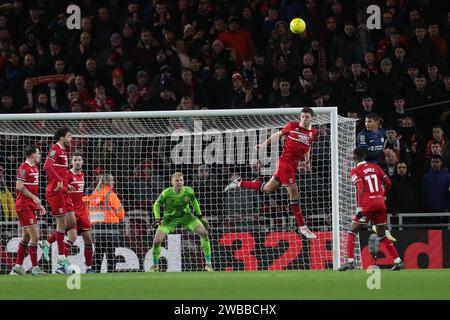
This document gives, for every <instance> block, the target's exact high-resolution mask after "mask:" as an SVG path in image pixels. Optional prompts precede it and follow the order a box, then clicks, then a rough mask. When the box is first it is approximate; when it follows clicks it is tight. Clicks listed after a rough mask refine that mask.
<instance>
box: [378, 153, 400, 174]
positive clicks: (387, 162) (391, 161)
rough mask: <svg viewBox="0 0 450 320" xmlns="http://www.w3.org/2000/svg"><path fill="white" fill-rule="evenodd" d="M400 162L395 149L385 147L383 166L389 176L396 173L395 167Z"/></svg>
mask: <svg viewBox="0 0 450 320" xmlns="http://www.w3.org/2000/svg"><path fill="white" fill-rule="evenodd" d="M397 163H398V157H397V154H396V153H395V151H394V150H392V149H384V161H383V165H382V166H381V168H382V169H383V170H384V172H385V173H386V175H387V176H388V177H389V178H392V177H393V176H394V175H395V167H396V166H397Z"/></svg>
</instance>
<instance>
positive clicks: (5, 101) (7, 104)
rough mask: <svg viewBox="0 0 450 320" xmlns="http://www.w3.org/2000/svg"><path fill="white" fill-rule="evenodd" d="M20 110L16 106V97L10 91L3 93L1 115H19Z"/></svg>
mask: <svg viewBox="0 0 450 320" xmlns="http://www.w3.org/2000/svg"><path fill="white" fill-rule="evenodd" d="M19 112H20V108H19V106H18V105H17V104H15V101H14V97H13V95H12V93H11V92H9V91H6V90H5V91H2V100H1V104H0V113H19Z"/></svg>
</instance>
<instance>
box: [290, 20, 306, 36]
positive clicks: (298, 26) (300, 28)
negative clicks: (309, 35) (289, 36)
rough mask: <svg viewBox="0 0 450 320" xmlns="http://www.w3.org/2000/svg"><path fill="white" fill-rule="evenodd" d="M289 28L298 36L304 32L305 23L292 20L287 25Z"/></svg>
mask: <svg viewBox="0 0 450 320" xmlns="http://www.w3.org/2000/svg"><path fill="white" fill-rule="evenodd" d="M289 28H290V29H291V32H292V33H295V34H300V33H303V32H305V30H306V23H305V21H304V20H303V19H300V18H294V19H292V21H291V23H290V24H289Z"/></svg>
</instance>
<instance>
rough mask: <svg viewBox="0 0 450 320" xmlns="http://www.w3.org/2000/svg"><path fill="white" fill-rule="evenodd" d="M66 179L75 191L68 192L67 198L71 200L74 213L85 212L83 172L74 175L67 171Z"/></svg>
mask: <svg viewBox="0 0 450 320" xmlns="http://www.w3.org/2000/svg"><path fill="white" fill-rule="evenodd" d="M68 179H69V180H68V181H69V184H70V185H71V186H72V187H74V188H75V191H69V196H70V198H71V199H72V203H73V208H74V209H75V213H81V212H84V211H86V206H85V205H84V202H83V193H84V172H80V173H79V174H76V173H75V172H73V171H72V170H69V173H68Z"/></svg>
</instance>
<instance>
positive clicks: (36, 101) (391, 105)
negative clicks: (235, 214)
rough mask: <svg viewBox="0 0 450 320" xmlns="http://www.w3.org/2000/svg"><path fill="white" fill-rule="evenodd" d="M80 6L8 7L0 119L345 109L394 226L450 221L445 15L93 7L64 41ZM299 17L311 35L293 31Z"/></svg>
mask: <svg viewBox="0 0 450 320" xmlns="http://www.w3.org/2000/svg"><path fill="white" fill-rule="evenodd" d="M70 3H72V1H56V0H53V1H52V0H38V1H26V0H14V1H1V4H0V91H1V103H0V113H33V112H36V113H43V112H100V111H106V112H110V111H156V110H191V109H222V108H269V107H270V108H281V107H294V106H312V107H322V106H338V112H339V114H340V115H341V116H345V117H351V118H358V119H360V120H359V122H358V128H357V131H358V138H357V141H356V143H357V144H360V145H361V144H362V145H365V146H366V147H367V148H368V149H369V150H372V151H373V152H372V151H370V152H369V153H373V158H372V160H373V161H376V162H378V163H380V165H382V167H383V169H384V170H385V171H386V173H388V175H389V176H390V177H391V178H392V180H393V187H392V191H391V196H390V197H389V199H388V204H389V209H388V210H389V212H392V213H397V212H420V211H425V212H443V211H448V210H449V209H450V194H449V193H450V190H449V187H450V174H449V172H448V169H449V166H450V102H449V101H450V72H449V71H450V69H449V67H450V59H449V46H450V2H449V1H446V0H433V1H431V0H379V1H375V0H373V1H365V0H346V1H343V0H322V1H321V0H247V1H237V0H178V1H177V0H166V1H163V0H154V1H119V0H110V1H100V0H95V1H94V0H84V1H75V2H74V3H77V4H78V5H79V6H80V8H81V14H82V19H81V29H80V30H69V29H68V28H67V27H66V21H67V18H68V15H67V14H66V8H67V6H68V5H69V4H70ZM369 4H378V5H379V6H380V7H381V9H382V10H381V15H382V18H381V20H382V21H381V29H380V30H369V29H368V28H367V26H366V19H367V14H366V13H365V12H366V7H367V5H369ZM294 17H301V18H303V19H304V20H305V21H306V25H307V30H306V32H304V33H302V34H300V35H294V34H292V33H291V32H290V31H289V21H290V20H291V19H292V18H294ZM439 102H442V103H439ZM429 104H431V106H428V107H422V106H424V105H429ZM373 113H375V114H376V115H373ZM367 115H369V117H368V118H370V119H372V120H373V122H374V123H375V124H374V127H370V128H369V127H367V128H366V126H365V124H364V123H365V119H366V116H367ZM371 137H375V138H374V139H372V138H371ZM372 141H375V142H372ZM78 142H79V141H78ZM1 143H2V145H3V146H5V145H6V144H8V143H9V142H8V141H2V142H1ZM80 145H82V143H81V144H80ZM119 147H120V148H122V147H126V146H125V145H123V144H121V142H120V141H115V142H113V141H111V140H108V139H105V140H102V142H101V144H99V145H98V146H93V147H92V148H86V149H85V150H83V151H84V152H93V153H95V152H99V154H98V156H95V157H93V158H94V159H97V160H98V161H100V158H101V156H100V155H102V157H107V158H108V159H111V158H110V157H108V156H107V154H108V153H114V152H115V151H114V148H119ZM143 147H149V148H152V149H158V146H154V145H152V143H151V142H149V143H148V145H145V146H142V148H143ZM149 153H151V152H149ZM156 153H157V152H155V153H153V154H156ZM124 158H126V157H124ZM159 158H161V157H159ZM19 160H21V159H17V161H19ZM161 161H162V160H161ZM8 162H11V159H8V157H5V158H4V159H0V166H3V167H4V166H8V165H7V163H8ZM101 162H102V161H100V162H99V163H98V166H96V170H100V171H101V170H104V168H102V167H101V164H102V163H101ZM17 163H18V162H17ZM103 163H104V162H103ZM131 165H137V164H131ZM139 165H140V169H139V172H138V173H137V174H136V176H137V177H138V181H134V182H133V183H134V184H135V185H141V184H142V185H144V186H145V185H146V184H147V182H148V181H149V180H151V177H152V176H151V175H152V173H151V170H150V169H151V164H150V165H147V166H146V164H145V163H143V164H139ZM0 168H2V167H0ZM14 169H15V168H14ZM203 169H206V167H204V168H203ZM147 171H148V173H147ZM206 171H207V170H206ZM206 171H205V170H200V169H199V176H200V175H203V177H202V178H201V179H200V180H202V179H205V177H204V175H205V174H207V175H209V174H210V173H209V172H208V173H205V172H206ZM11 173H12V172H11ZM93 173H94V171H93ZM133 174H134V173H131V175H132V176H133ZM12 175H13V174H12ZM0 177H3V172H2V171H0ZM0 179H1V180H0V182H1V181H5V180H9V179H5V178H0ZM207 179H208V177H206V180H207ZM123 183H124V184H125V183H126V182H123ZM9 187H10V188H11V187H12V185H11V186H9ZM136 188H138V187H136ZM138 189H140V188H138ZM142 190H145V188H144V189H142ZM154 191H155V192H159V191H160V190H156V189H155V190H154ZM142 192H143V191H142ZM138 196H139V197H140V196H141V195H138ZM145 196H146V194H144V192H143V194H142V201H145V198H146V197H145ZM205 201H206V200H205ZM224 201H225V200H224Z"/></svg>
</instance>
